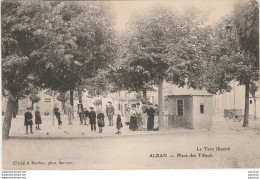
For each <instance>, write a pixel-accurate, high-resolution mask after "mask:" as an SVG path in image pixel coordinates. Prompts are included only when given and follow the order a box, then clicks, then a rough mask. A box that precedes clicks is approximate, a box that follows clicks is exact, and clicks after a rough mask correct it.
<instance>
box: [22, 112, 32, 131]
mask: <svg viewBox="0 0 260 179" xmlns="http://www.w3.org/2000/svg"><path fill="white" fill-rule="evenodd" d="M32 118H33V116H32V113H31V108H27V112H26V113H25V114H24V125H25V126H26V134H28V126H30V132H31V133H33V131H32V125H33V121H32Z"/></svg>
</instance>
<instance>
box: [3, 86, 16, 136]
mask: <svg viewBox="0 0 260 179" xmlns="http://www.w3.org/2000/svg"><path fill="white" fill-rule="evenodd" d="M14 105H15V96H14V93H12V92H11V91H9V92H8V101H7V107H6V113H5V117H4V123H3V128H2V138H3V140H8V139H9V132H10V128H11V122H12V114H13V108H14Z"/></svg>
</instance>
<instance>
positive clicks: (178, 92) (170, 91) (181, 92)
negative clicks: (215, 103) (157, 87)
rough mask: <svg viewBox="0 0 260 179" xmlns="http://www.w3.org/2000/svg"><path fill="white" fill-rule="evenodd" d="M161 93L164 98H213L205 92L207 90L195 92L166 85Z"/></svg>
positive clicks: (190, 89) (187, 88) (186, 88)
mask: <svg viewBox="0 0 260 179" xmlns="http://www.w3.org/2000/svg"><path fill="white" fill-rule="evenodd" d="M163 92H164V94H165V95H166V96H213V94H210V93H209V92H207V90H205V89H203V90H195V89H193V88H189V87H187V86H185V87H178V86H176V85H172V84H166V85H165V87H164V89H163Z"/></svg>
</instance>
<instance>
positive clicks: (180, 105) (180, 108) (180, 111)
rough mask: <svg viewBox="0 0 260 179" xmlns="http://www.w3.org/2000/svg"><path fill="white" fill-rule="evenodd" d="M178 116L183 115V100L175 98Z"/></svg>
mask: <svg viewBox="0 0 260 179" xmlns="http://www.w3.org/2000/svg"><path fill="white" fill-rule="evenodd" d="M177 110H178V111H177V112H178V116H183V100H177Z"/></svg>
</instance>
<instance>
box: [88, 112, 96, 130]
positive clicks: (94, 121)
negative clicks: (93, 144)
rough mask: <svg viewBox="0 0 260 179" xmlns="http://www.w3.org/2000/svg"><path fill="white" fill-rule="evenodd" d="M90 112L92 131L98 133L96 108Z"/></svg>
mask: <svg viewBox="0 0 260 179" xmlns="http://www.w3.org/2000/svg"><path fill="white" fill-rule="evenodd" d="M90 110H91V111H90V112H89V116H88V117H89V123H90V125H91V130H92V131H93V130H94V131H95V132H96V112H95V111H94V108H93V107H91V108H90Z"/></svg>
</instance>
